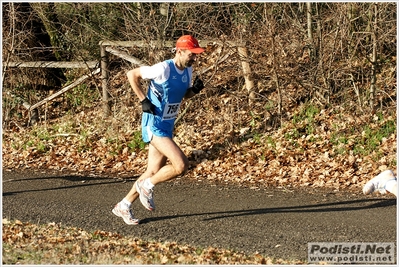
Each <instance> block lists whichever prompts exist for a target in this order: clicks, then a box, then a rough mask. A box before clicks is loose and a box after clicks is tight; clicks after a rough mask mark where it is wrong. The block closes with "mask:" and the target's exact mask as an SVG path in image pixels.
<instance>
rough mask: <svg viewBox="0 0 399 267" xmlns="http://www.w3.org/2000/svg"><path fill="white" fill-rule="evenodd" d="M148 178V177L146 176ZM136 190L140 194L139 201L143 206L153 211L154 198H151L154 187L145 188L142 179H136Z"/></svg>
mask: <svg viewBox="0 0 399 267" xmlns="http://www.w3.org/2000/svg"><path fill="white" fill-rule="evenodd" d="M147 179H149V178H147ZM136 190H137V193H139V194H140V201H141V204H143V206H144V207H145V208H146V209H148V210H150V211H154V210H155V203H154V198H153V195H152V193H153V191H154V189H147V188H145V187H144V179H142V180H139V181H136Z"/></svg>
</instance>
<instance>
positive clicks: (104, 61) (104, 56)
mask: <svg viewBox="0 0 399 267" xmlns="http://www.w3.org/2000/svg"><path fill="white" fill-rule="evenodd" d="M105 48H106V46H105V45H102V42H100V55H101V82H102V87H103V116H104V117H109V116H110V115H111V107H110V103H109V94H108V78H109V71H108V53H107V51H106V50H105Z"/></svg>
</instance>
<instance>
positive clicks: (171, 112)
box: [162, 103, 180, 121]
mask: <svg viewBox="0 0 399 267" xmlns="http://www.w3.org/2000/svg"><path fill="white" fill-rule="evenodd" d="M179 109H180V103H173V104H172V103H167V104H166V105H165V108H164V110H163V115H162V120H163V121H164V120H173V119H176V118H177V114H178V113H179Z"/></svg>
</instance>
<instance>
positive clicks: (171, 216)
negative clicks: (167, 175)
mask: <svg viewBox="0 0 399 267" xmlns="http://www.w3.org/2000/svg"><path fill="white" fill-rule="evenodd" d="M135 179H136V178H135V177H131V178H124V179H121V178H115V177H110V176H104V175H103V176H101V175H99V176H93V175H77V174H71V173H61V172H59V173H54V172H51V171H45V172H34V171H23V172H9V171H3V181H2V184H3V198H2V204H3V210H2V211H3V218H8V219H10V220H14V219H18V220H21V221H24V222H31V223H39V224H46V223H49V222H56V223H61V224H62V225H64V226H75V227H79V228H82V229H85V230H87V231H91V230H104V231H112V232H118V233H120V234H122V235H125V236H134V237H138V238H142V239H146V240H155V241H176V242H179V243H183V244H190V245H194V246H201V247H208V246H214V247H218V248H227V249H233V250H235V251H244V252H247V253H254V252H258V253H261V254H263V255H265V256H270V257H276V258H283V259H307V248H308V243H309V242H395V243H396V236H397V234H396V217H397V216H396V208H397V206H396V199H395V198H394V197H393V196H392V195H387V196H378V195H372V196H364V195H363V194H362V193H361V192H348V191H346V192H345V191H344V192H343V191H341V192H334V191H333V190H331V189H309V188H303V189H295V190H291V189H290V190H286V189H283V188H265V189H260V190H254V189H250V188H246V187H237V186H233V185H229V186H226V185H212V184H209V183H207V182H198V181H195V180H193V179H189V178H178V179H175V180H173V181H170V182H167V183H163V184H160V185H158V186H157V187H156V188H155V191H154V199H155V204H156V208H157V210H156V211H154V212H150V211H147V210H145V209H144V207H142V206H141V204H140V202H139V201H136V202H135V203H133V211H134V212H135V215H136V217H138V218H139V219H141V220H142V221H141V224H140V225H135V226H129V225H126V224H125V223H124V222H123V220H122V219H121V218H118V217H116V216H115V215H113V214H112V212H111V210H112V208H113V206H114V205H115V204H116V203H117V202H118V201H120V200H121V199H122V198H123V197H124V196H125V194H126V193H127V192H128V190H129V189H130V187H131V186H132V185H133V182H134V180H135Z"/></svg>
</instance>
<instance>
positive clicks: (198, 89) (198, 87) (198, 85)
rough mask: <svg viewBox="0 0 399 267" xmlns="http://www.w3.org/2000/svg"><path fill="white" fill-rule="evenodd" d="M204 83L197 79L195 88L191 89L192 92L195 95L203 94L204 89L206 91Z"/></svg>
mask: <svg viewBox="0 0 399 267" xmlns="http://www.w3.org/2000/svg"><path fill="white" fill-rule="evenodd" d="M204 88H205V86H204V83H203V82H202V81H201V79H200V78H198V76H197V77H195V80H194V83H193V87H191V91H193V92H194V93H196V94H198V93H199V92H201V90H202V89H204Z"/></svg>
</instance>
